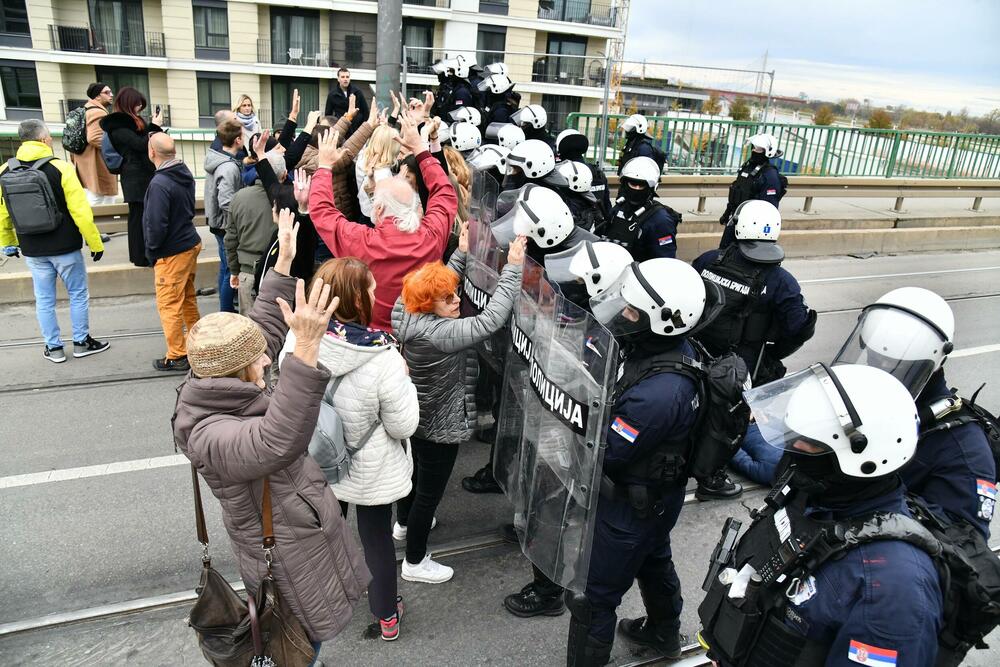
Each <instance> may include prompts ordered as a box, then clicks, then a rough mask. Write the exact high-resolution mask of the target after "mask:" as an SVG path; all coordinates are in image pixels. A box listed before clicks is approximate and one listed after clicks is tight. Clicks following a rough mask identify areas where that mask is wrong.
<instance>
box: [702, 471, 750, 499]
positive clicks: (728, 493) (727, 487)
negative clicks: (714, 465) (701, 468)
mask: <svg viewBox="0 0 1000 667" xmlns="http://www.w3.org/2000/svg"><path fill="white" fill-rule="evenodd" d="M742 493H743V485H742V484H738V483H737V482H734V481H733V480H731V479H729V475H727V474H726V471H725V470H717V471H715V473H714V474H713V475H712V476H711V477H706V478H704V479H699V480H698V489H697V490H696V491H695V492H694V497H695V498H697V499H698V500H718V499H723V498H738V497H739V496H740V495H741V494H742Z"/></svg>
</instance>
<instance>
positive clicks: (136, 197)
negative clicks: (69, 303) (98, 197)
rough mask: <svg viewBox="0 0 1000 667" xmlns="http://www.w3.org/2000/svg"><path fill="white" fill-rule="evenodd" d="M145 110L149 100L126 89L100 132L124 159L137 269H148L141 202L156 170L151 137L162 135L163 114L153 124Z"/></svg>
mask: <svg viewBox="0 0 1000 667" xmlns="http://www.w3.org/2000/svg"><path fill="white" fill-rule="evenodd" d="M145 108H146V98H145V97H144V96H143V94H142V93H140V92H139V91H138V90H136V89H135V88H132V87H131V86H125V87H124V88H121V89H120V90H119V91H118V96H117V97H115V106H114V111H113V112H112V113H110V114H108V115H107V116H106V117H105V118H104V119H102V120H101V129H102V130H104V131H105V132H106V133H107V134H108V137H109V139H110V141H111V146H112V147H113V148H114V149H115V150H116V151H118V154H119V155H121V156H122V165H121V169H120V170H119V172H118V173H119V174H120V175H121V181H122V195H123V197H124V198H125V203H126V204H128V259H129V261H130V262H132V263H133V264H135V265H136V266H149V259H147V257H146V241H145V236H144V234H143V232H142V202H143V199H144V198H145V196H146V188H148V187H149V182H150V181H151V180H152V179H153V172H154V171H156V167H154V166H153V163H152V162H150V161H149V135H151V134H153V133H154V132H162V131H163V129H162V128H161V127H160V123H162V122H163V114H162V113H154V114H153V117H152V121H153V122H152V123H147V122H146V121H145V120H143V119H142V117H141V116H140V115H139V114H140V113H141V112H142V110H143V109H145Z"/></svg>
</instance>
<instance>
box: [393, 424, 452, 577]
mask: <svg viewBox="0 0 1000 667" xmlns="http://www.w3.org/2000/svg"><path fill="white" fill-rule="evenodd" d="M410 446H411V447H413V488H412V489H411V490H410V495H408V496H406V497H405V498H402V499H400V500H399V501H398V502H397V503H396V515H397V520H398V521H399V525H401V526H406V560H407V561H409V562H410V564H411V565H416V564H417V563H419V562H420V561H422V560H423V559H424V556H426V555H427V536H428V535H429V534H430V532H431V522H432V521H433V520H434V512H435V511H437V506H438V504H439V503H440V502H441V498H442V497H443V496H444V490H445V488H446V487H447V486H448V479H449V478H450V477H451V471H452V469H453V468H454V467H455V459H456V458H458V447H459V445H458V443H454V444H447V443H441V442H431V441H430V440H422V439H420V438H410Z"/></svg>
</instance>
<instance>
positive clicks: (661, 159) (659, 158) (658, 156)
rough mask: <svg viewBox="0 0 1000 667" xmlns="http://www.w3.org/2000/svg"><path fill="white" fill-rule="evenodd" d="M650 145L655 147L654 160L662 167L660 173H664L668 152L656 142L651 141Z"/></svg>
mask: <svg viewBox="0 0 1000 667" xmlns="http://www.w3.org/2000/svg"><path fill="white" fill-rule="evenodd" d="M649 147H650V148H652V149H653V162H655V163H656V166H657V167H659V168H660V173H661V174H662V173H663V167H664V166H665V165H666V164H667V154H666V153H664V152H663V149H662V148H660V146H659V145H658V144H657V143H656V142H654V141H650V142H649Z"/></svg>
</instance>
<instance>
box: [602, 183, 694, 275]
mask: <svg viewBox="0 0 1000 667" xmlns="http://www.w3.org/2000/svg"><path fill="white" fill-rule="evenodd" d="M679 217H680V216H679V215H677V213H676V211H673V210H672V209H668V208H667V207H665V206H664V205H663V204H661V203H660V202H658V201H656V199H655V198H654V197H653V193H652V191H650V196H649V198H648V199H647V200H646V201H645V202H643V203H642V204H641V205H638V206H637V205H635V204H631V203H629V202H627V201H626V200H625V198H624V197H619V198H618V200H617V201H616V202H615V205H614V208H612V209H611V215H610V217H609V218H608V220H607V222H606V223H605V224H604V226H603V227H602V228H601V229H599V230H598V235H599V236H601V237H602V238H603V239H604V240H606V241H611V242H612V243H617V244H618V245H621V246H624V247H625V248H626V249H627V250H628V251H629V252H630V253H631V254H632V257H633V258H634V259H635V261H637V262H644V261H646V260H647V259H654V258H656V257H669V258H671V259H672V258H675V257H676V256H677V224H678V222H679Z"/></svg>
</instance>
